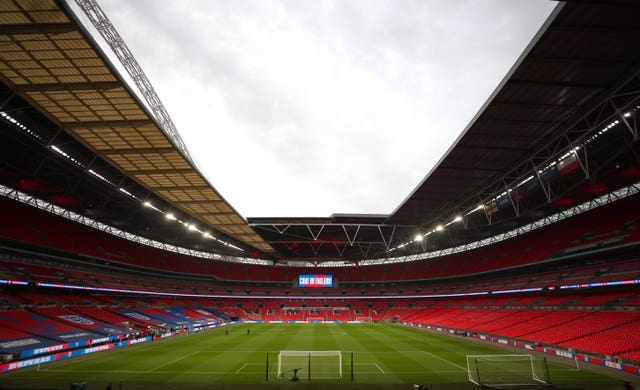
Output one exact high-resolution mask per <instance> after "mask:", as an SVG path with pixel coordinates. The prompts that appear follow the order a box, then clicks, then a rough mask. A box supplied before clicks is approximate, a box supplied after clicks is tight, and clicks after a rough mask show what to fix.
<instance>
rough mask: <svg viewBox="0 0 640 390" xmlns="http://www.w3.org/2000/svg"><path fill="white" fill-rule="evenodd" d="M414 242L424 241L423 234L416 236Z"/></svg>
mask: <svg viewBox="0 0 640 390" xmlns="http://www.w3.org/2000/svg"><path fill="white" fill-rule="evenodd" d="M413 241H417V242H420V241H422V234H419V233H418V234H416V236H415V237H414V238H413Z"/></svg>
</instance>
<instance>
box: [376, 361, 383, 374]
mask: <svg viewBox="0 0 640 390" xmlns="http://www.w3.org/2000/svg"><path fill="white" fill-rule="evenodd" d="M375 365H376V367H378V370H380V372H381V373H383V374H384V370H383V369H382V368H380V366H379V365H378V363H375Z"/></svg>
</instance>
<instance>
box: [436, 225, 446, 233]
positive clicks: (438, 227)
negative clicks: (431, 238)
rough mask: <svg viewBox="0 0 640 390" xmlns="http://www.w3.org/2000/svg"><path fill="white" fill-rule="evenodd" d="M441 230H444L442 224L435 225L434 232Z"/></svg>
mask: <svg viewBox="0 0 640 390" xmlns="http://www.w3.org/2000/svg"><path fill="white" fill-rule="evenodd" d="M443 230H444V226H442V225H438V226H436V232H441V231H443Z"/></svg>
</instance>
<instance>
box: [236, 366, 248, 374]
mask: <svg viewBox="0 0 640 390" xmlns="http://www.w3.org/2000/svg"><path fill="white" fill-rule="evenodd" d="M246 366H247V363H245V364H243V365H242V367H240V368H238V369H237V370H236V372H235V373H236V374H237V373H239V372H240V371H242V369H243V368H245V367H246Z"/></svg>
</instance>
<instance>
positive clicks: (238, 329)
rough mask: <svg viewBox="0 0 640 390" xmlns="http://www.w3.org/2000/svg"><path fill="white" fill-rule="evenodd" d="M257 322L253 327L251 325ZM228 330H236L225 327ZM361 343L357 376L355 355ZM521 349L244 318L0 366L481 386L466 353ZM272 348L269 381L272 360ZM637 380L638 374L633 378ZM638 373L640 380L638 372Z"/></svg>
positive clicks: (96, 385) (18, 376)
mask: <svg viewBox="0 0 640 390" xmlns="http://www.w3.org/2000/svg"><path fill="white" fill-rule="evenodd" d="M247 328H250V330H251V333H250V334H249V335H248V334H247V332H246V330H247ZM225 329H228V330H229V333H230V334H229V335H228V336H227V335H225ZM280 350H340V351H342V352H343V358H342V364H343V376H342V378H341V379H330V380H327V379H312V380H311V381H307V373H306V372H305V369H304V365H305V364H306V363H304V362H305V361H304V359H303V362H302V364H301V366H302V368H303V369H302V370H301V371H300V374H299V376H300V378H301V380H300V381H299V382H291V381H287V380H283V379H279V378H277V375H276V372H277V363H278V352H279V351H280ZM351 352H353V356H354V361H353V369H354V380H353V382H352V381H351V374H350V373H351V364H350V360H351V359H350V356H351ZM505 353H511V354H522V353H524V352H523V351H522V350H505V349H503V348H501V347H499V346H496V345H492V344H488V343H483V342H479V341H474V340H467V339H464V338H459V337H452V336H447V335H442V334H436V333H431V332H427V331H423V330H419V329H414V328H409V327H404V326H401V325H393V324H343V325H338V324H244V325H236V326H231V327H227V328H218V329H212V330H209V331H204V332H201V333H198V334H193V335H186V336H175V337H171V338H166V339H162V340H158V341H155V342H150V343H143V344H138V345H133V346H130V347H125V348H121V349H116V350H110V351H105V352H100V353H94V354H90V355H86V356H83V357H78V358H73V359H69V360H63V361H59V362H54V363H49V364H46V365H42V366H41V367H32V368H27V369H23V370H18V371H15V372H10V373H6V374H2V375H0V388H9V389H68V388H69V386H70V384H71V383H74V382H87V383H88V387H87V388H88V389H89V390H94V389H105V388H106V387H107V385H108V384H109V383H113V385H112V388H113V389H114V390H115V389H118V388H119V386H118V384H119V383H122V384H123V386H122V389H124V390H136V389H172V388H175V389H178V390H182V389H238V388H250V387H251V388H256V387H261V388H264V389H269V390H276V389H280V388H282V389H291V388H295V387H298V388H300V387H304V388H305V389H316V388H317V389H327V388H339V389H368V390H371V389H390V390H391V389H392V390H395V389H411V388H412V386H411V385H412V384H415V383H421V384H426V385H427V386H428V388H429V390H432V389H475V388H477V386H475V385H473V384H471V383H469V381H468V379H467V369H466V359H465V356H466V355H470V354H475V355H487V354H505ZM267 354H268V355H269V380H268V381H266V380H265V379H266V378H265V375H266V372H265V371H266V359H267ZM548 366H549V371H550V376H551V380H552V382H553V383H554V385H556V386H557V387H558V388H572V389H588V390H589V389H594V390H595V389H597V390H608V389H611V390H614V389H616V390H617V389H620V384H619V379H620V378H621V376H620V375H622V374H619V373H616V372H613V371H611V370H597V369H594V368H591V367H586V366H585V367H583V368H582V369H581V370H580V371H577V370H576V369H575V363H572V362H571V361H567V360H564V359H550V360H549V364H548ZM633 379H634V380H636V379H635V378H633ZM636 381H637V380H636Z"/></svg>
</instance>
